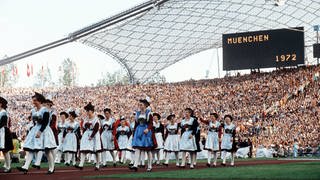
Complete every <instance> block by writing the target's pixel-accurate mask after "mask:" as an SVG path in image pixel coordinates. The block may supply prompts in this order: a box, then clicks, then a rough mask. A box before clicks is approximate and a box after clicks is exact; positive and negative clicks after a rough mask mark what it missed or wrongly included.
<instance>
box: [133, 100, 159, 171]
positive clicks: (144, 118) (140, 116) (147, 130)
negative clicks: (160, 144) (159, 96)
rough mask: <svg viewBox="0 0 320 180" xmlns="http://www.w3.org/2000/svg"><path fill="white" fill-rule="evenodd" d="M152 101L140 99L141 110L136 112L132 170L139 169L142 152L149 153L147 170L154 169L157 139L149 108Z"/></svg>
mask: <svg viewBox="0 0 320 180" xmlns="http://www.w3.org/2000/svg"><path fill="white" fill-rule="evenodd" d="M149 106H150V103H149V102H148V101H147V100H146V99H143V100H140V101H139V111H137V112H136V124H135V130H134V135H133V139H132V147H133V148H134V149H135V161H134V165H133V166H130V167H129V168H130V169H131V170H134V171H137V170H138V165H139V163H140V161H141V153H145V152H147V154H148V168H147V172H151V171H152V150H154V149H155V148H156V147H157V141H156V138H155V134H154V129H153V116H152V113H151V110H150V109H148V107H149Z"/></svg>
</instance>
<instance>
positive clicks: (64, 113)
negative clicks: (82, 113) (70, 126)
mask: <svg viewBox="0 0 320 180" xmlns="http://www.w3.org/2000/svg"><path fill="white" fill-rule="evenodd" d="M62 115H64V116H65V117H66V118H68V117H69V114H68V113H66V112H65V111H62V112H61V113H60V116H62Z"/></svg>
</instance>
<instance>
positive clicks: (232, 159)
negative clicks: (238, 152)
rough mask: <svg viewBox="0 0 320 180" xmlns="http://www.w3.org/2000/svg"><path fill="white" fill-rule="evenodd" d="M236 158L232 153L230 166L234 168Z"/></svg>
mask: <svg viewBox="0 0 320 180" xmlns="http://www.w3.org/2000/svg"><path fill="white" fill-rule="evenodd" d="M234 156H235V153H233V152H232V153H231V163H230V165H231V166H233V165H234Z"/></svg>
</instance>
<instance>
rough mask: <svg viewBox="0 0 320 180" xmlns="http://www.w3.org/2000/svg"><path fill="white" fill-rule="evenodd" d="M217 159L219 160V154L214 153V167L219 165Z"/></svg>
mask: <svg viewBox="0 0 320 180" xmlns="http://www.w3.org/2000/svg"><path fill="white" fill-rule="evenodd" d="M217 159H218V155H217V152H216V151H215V152H213V165H214V166H216V165H217Z"/></svg>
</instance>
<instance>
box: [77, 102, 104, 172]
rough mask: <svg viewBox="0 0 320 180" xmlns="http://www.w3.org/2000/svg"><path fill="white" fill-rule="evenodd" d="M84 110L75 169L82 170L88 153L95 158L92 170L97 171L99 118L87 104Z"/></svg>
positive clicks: (98, 160)
mask: <svg viewBox="0 0 320 180" xmlns="http://www.w3.org/2000/svg"><path fill="white" fill-rule="evenodd" d="M84 109H85V110H86V112H87V118H86V119H85V120H84V122H83V131H84V133H83V135H82V138H81V141H80V163H79V165H76V166H75V167H76V168H78V169H80V170H82V169H83V165H84V161H85V159H86V155H87V154H88V153H90V154H94V155H95V156H96V165H95V168H94V170H95V171H98V170H99V168H100V152H101V151H102V149H101V138H100V133H99V132H98V131H99V129H100V122H99V118H98V117H97V116H96V115H95V114H94V106H93V105H92V104H91V103H89V104H87V105H86V106H85V107H84Z"/></svg>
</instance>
